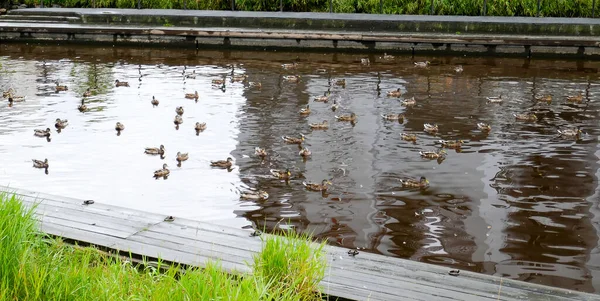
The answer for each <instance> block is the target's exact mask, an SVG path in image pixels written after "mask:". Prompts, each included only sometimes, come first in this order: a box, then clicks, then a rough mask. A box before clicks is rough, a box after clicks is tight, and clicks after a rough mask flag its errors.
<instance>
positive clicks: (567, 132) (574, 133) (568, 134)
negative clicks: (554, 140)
mask: <svg viewBox="0 0 600 301" xmlns="http://www.w3.org/2000/svg"><path fill="white" fill-rule="evenodd" d="M557 132H558V134H559V135H560V136H561V137H563V138H578V137H579V135H581V134H582V133H583V132H582V131H581V130H580V129H573V128H570V129H569V128H567V129H563V130H557Z"/></svg>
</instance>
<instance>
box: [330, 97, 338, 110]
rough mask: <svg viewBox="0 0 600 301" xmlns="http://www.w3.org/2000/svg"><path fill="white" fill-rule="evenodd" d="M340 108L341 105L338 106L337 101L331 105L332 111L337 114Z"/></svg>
mask: <svg viewBox="0 0 600 301" xmlns="http://www.w3.org/2000/svg"><path fill="white" fill-rule="evenodd" d="M339 107H340V105H338V103H337V100H335V99H334V100H333V104H332V105H331V110H332V111H334V112H335V111H336V110H337V109H338V108H339Z"/></svg>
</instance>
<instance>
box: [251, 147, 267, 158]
mask: <svg viewBox="0 0 600 301" xmlns="http://www.w3.org/2000/svg"><path fill="white" fill-rule="evenodd" d="M254 154H255V155H257V156H259V157H261V158H263V159H264V158H265V157H266V156H267V155H268V153H267V151H266V150H265V149H264V148H260V147H258V146H257V147H255V148H254Z"/></svg>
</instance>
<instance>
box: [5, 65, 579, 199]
mask: <svg viewBox="0 0 600 301" xmlns="http://www.w3.org/2000/svg"><path fill="white" fill-rule="evenodd" d="M383 58H384V59H393V58H394V57H393V56H392V55H388V54H384V56H383ZM361 63H362V64H370V62H369V59H367V58H363V59H361ZM429 65H430V62H429V61H425V62H415V63H414V66H415V68H428V66H429ZM297 66H298V64H297V63H289V64H283V65H282V68H283V69H286V70H293V69H296V68H297ZM463 70H464V69H463V67H462V66H455V67H454V72H456V73H461V72H463ZM317 72H319V70H317ZM183 73H184V77H185V78H190V79H194V78H195V77H196V74H195V71H193V72H192V73H187V74H186V73H185V70H184V72H183ZM283 80H284V81H286V82H291V83H296V82H299V81H300V80H301V77H300V76H299V75H285V76H284V77H283ZM231 81H232V82H244V83H248V86H249V87H253V88H258V89H260V88H261V87H262V84H261V83H260V82H248V76H247V75H245V74H242V75H233V76H232V78H231ZM211 83H212V85H213V87H218V88H224V87H225V79H213V80H212V81H211ZM333 84H334V85H336V86H340V87H345V86H346V80H345V79H337V80H335V81H334V82H333ZM115 87H129V83H128V82H124V81H119V80H118V79H117V80H115ZM54 88H55V90H56V92H57V93H58V92H61V91H68V87H67V86H65V85H60V84H59V82H56V83H55V87H54ZM82 96H83V98H82V101H81V104H80V105H79V107H78V110H79V111H80V112H87V111H88V107H87V105H86V104H85V100H86V98H88V97H90V96H92V91H91V90H90V89H87V90H86V91H85V92H84V93H83V95H82ZM386 96H387V97H390V98H400V97H402V96H403V92H402V90H401V89H400V88H397V89H395V90H391V91H388V92H387V93H386ZM3 97H4V98H8V102H9V106H10V107H12V106H13V105H14V103H18V102H22V101H25V96H18V95H16V94H15V91H14V89H12V88H11V89H9V90H7V91H4V92H3ZM184 97H185V98H186V99H194V100H195V101H196V102H197V101H198V98H199V94H198V91H195V92H194V93H186V94H185V95H184ZM330 100H331V95H330V93H329V92H325V93H324V94H323V95H321V96H317V97H315V98H314V102H320V103H328V102H329V101H330ZM535 100H536V101H539V102H546V103H550V102H551V101H552V95H544V96H540V97H536V98H535ZM503 101H504V99H503V98H502V95H500V96H497V97H487V102H488V103H490V104H500V103H502V102H503ZM567 101H568V102H571V103H580V102H582V101H583V95H582V94H581V93H579V94H577V95H574V96H568V97H567ZM150 103H151V105H152V106H153V107H156V106H158V105H159V103H160V102H159V100H158V99H156V98H155V97H154V96H152V100H151V101H150ZM400 103H401V105H402V106H405V107H410V106H414V105H416V104H417V100H416V99H415V98H414V97H411V98H404V99H402V100H400ZM339 107H340V106H339V104H338V103H337V101H336V100H335V99H333V100H332V105H331V106H330V109H331V110H332V111H333V112H335V111H337V110H338V108H339ZM175 113H176V115H175V118H174V124H175V127H176V129H179V126H180V125H181V124H182V123H183V119H182V115H183V114H184V109H183V107H181V106H180V107H177V108H176V110H175ZM298 114H300V115H301V116H303V117H307V116H309V115H310V114H311V107H310V105H306V107H304V108H301V109H300V110H299V112H298ZM513 115H514V117H515V120H517V121H524V122H535V121H537V120H538V117H537V116H536V115H535V114H534V113H522V114H513ZM381 116H382V117H383V118H384V119H385V120H388V121H396V122H399V123H403V122H404V115H403V114H400V113H389V114H384V115H381ZM334 117H335V119H336V120H337V121H339V122H350V123H352V124H353V125H354V124H355V123H356V122H357V120H358V116H357V115H356V114H355V113H353V112H352V113H349V114H343V115H339V116H338V115H334ZM54 125H55V128H56V130H57V132H58V133H60V132H61V131H62V130H63V129H65V128H66V127H67V125H68V120H66V119H64V120H63V119H60V118H57V119H56V121H55V124H54ZM309 127H310V128H311V130H326V129H328V128H329V123H328V121H327V120H323V121H322V122H316V123H310V124H309ZM476 128H477V129H479V130H480V131H482V132H484V133H489V132H490V131H491V130H492V127H491V125H489V124H487V123H483V122H480V123H477V124H476ZM194 129H195V131H196V135H199V133H201V132H203V131H204V130H205V129H206V123H200V122H196V124H195V126H194ZM115 130H116V131H117V135H120V134H121V132H122V131H124V130H125V126H124V125H123V124H122V123H121V122H117V123H116V125H115ZM423 130H424V132H426V133H428V134H432V135H435V134H437V132H438V131H439V128H438V125H437V124H432V123H425V124H424V125H423ZM558 133H559V135H560V136H561V137H563V138H568V139H573V138H575V139H577V138H579V136H580V135H581V134H582V131H581V130H580V129H578V128H564V129H559V130H558ZM34 135H35V136H36V137H43V138H46V140H47V141H48V142H50V141H51V138H50V136H51V130H50V128H46V129H36V130H34ZM400 138H401V139H402V140H405V141H410V142H413V143H414V142H416V141H417V135H416V134H411V133H401V135H400ZM282 139H283V141H284V142H285V143H288V144H297V145H298V147H299V151H298V155H299V156H301V157H303V158H304V159H306V158H308V157H310V156H311V155H312V153H311V151H310V150H309V149H308V148H307V147H303V146H302V145H303V143H304V141H305V136H304V135H303V134H300V136H299V137H292V136H283V137H282ZM438 143H439V144H440V145H441V148H440V149H439V150H436V151H420V152H419V154H420V156H421V157H422V158H424V159H435V160H438V162H441V161H442V160H444V159H445V156H446V151H445V148H449V149H460V148H461V147H462V145H463V143H464V141H463V140H439V141H438ZM144 153H146V154H148V155H160V156H161V158H164V155H165V147H164V145H160V146H159V147H147V148H146V149H145V150H144ZM254 153H255V155H256V156H257V157H259V158H261V159H264V158H265V157H266V156H268V152H267V150H265V149H264V148H261V147H258V146H257V147H256V148H255V152H254ZM188 158H189V154H188V153H181V152H177V156H176V160H177V162H178V166H179V167H181V162H183V161H186V160H188ZM210 166H212V167H216V168H224V169H228V170H231V168H232V166H233V158H231V157H228V158H227V159H226V160H218V161H211V162H210ZM33 167H36V168H43V169H45V172H46V174H48V167H49V163H48V159H44V160H38V159H33ZM168 168H169V167H168V165H167V164H163V166H162V168H161V169H158V170H156V171H154V174H153V175H154V177H155V178H156V179H158V178H161V177H162V178H164V179H166V178H167V177H168V176H169V174H170V170H169V169H168ZM270 173H271V175H272V176H274V177H275V178H277V179H282V180H286V181H288V180H290V179H291V178H292V173H291V172H290V170H289V169H285V170H283V169H271V170H270ZM400 182H401V184H402V186H404V187H409V188H426V187H428V186H429V181H428V180H427V179H426V178H425V177H420V178H419V179H402V180H400ZM303 185H304V186H305V187H306V189H308V190H312V191H320V192H326V191H327V190H328V189H329V187H330V185H332V183H331V181H330V180H328V179H324V180H322V181H321V182H320V183H313V182H303ZM240 195H241V197H242V198H245V199H259V200H264V199H267V198H268V197H269V195H268V193H267V192H266V191H263V190H258V191H246V192H241V194H240Z"/></svg>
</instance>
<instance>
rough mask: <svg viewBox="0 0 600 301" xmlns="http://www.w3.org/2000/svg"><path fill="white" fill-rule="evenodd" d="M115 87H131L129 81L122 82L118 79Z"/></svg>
mask: <svg viewBox="0 0 600 301" xmlns="http://www.w3.org/2000/svg"><path fill="white" fill-rule="evenodd" d="M115 87H129V83H128V82H122V81H119V80H118V79H116V80H115Z"/></svg>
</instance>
